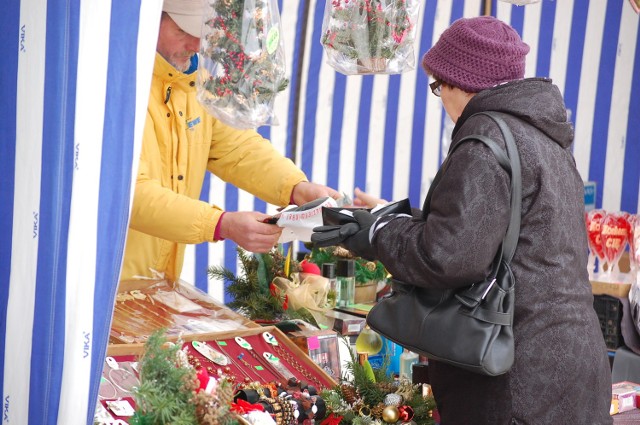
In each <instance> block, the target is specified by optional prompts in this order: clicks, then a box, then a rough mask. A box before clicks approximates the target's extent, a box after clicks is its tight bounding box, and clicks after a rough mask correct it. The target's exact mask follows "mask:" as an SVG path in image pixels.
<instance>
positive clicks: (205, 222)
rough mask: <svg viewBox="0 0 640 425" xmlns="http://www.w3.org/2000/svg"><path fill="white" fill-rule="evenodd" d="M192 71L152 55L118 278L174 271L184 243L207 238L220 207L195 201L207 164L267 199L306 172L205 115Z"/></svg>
mask: <svg viewBox="0 0 640 425" xmlns="http://www.w3.org/2000/svg"><path fill="white" fill-rule="evenodd" d="M195 80H196V73H193V74H189V75H187V74H184V73H181V72H179V71H177V70H176V69H175V68H174V67H173V66H172V65H170V64H169V63H168V62H167V61H166V60H165V59H164V58H163V57H162V56H160V55H159V54H157V53H156V61H155V65H154V71H153V79H152V82H151V94H150V96H149V106H148V108H147V117H146V122H145V126H144V135H143V139H142V151H141V154H140V165H139V169H138V175H137V179H136V186H135V194H134V199H133V206H132V209H131V219H130V223H129V231H128V234H127V242H126V247H125V254H124V261H123V266H122V273H121V275H120V277H121V279H131V278H132V277H134V276H152V273H151V271H150V269H153V270H156V271H159V272H164V273H165V275H166V276H167V277H168V278H170V279H176V278H178V277H180V271H181V270H182V263H183V258H184V249H185V244H197V243H201V242H213V241H214V230H215V228H216V224H217V223H218V220H219V219H220V216H221V214H222V210H221V209H220V208H219V207H217V206H215V205H214V206H212V205H209V204H207V203H206V202H202V201H200V200H199V199H198V198H199V196H200V191H201V189H202V183H203V180H204V177H205V174H206V171H207V170H209V171H210V172H212V173H213V174H215V175H216V176H218V177H219V178H221V179H222V180H224V181H226V182H229V183H232V184H233V185H235V186H237V187H239V188H241V189H244V190H246V191H248V192H250V193H252V194H254V195H255V196H257V197H258V198H260V199H262V200H264V201H266V202H268V203H270V204H274V205H279V206H283V205H287V204H288V203H289V200H290V196H291V191H292V190H293V187H294V186H295V185H296V184H298V183H299V182H301V181H306V177H305V175H304V173H303V172H302V171H300V169H299V168H297V167H296V166H295V165H294V164H293V162H291V161H290V160H289V159H287V158H285V157H283V156H282V155H281V154H280V153H279V152H277V151H276V150H275V149H274V148H273V146H272V145H271V143H270V142H269V141H268V140H266V139H264V138H263V137H261V136H260V135H259V134H258V133H257V132H255V131H253V130H237V129H234V128H232V127H229V126H227V125H225V124H223V123H222V122H220V121H218V120H216V119H215V118H214V117H212V116H211V115H209V114H208V113H207V112H206V110H205V109H204V108H203V107H202V106H201V105H200V103H199V102H198V100H197V99H196V87H195V86H196V83H195Z"/></svg>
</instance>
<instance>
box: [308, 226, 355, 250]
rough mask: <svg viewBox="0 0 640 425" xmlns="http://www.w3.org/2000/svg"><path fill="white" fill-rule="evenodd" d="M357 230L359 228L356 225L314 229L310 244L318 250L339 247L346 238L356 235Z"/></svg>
mask: <svg viewBox="0 0 640 425" xmlns="http://www.w3.org/2000/svg"><path fill="white" fill-rule="evenodd" d="M358 230H360V226H358V224H357V223H347V224H342V225H339V224H336V225H331V226H320V227H314V228H313V234H312V235H311V242H312V243H313V246H315V247H318V248H321V247H325V246H336V245H340V244H341V243H342V241H344V240H345V239H346V238H348V237H349V236H353V235H355V234H356V233H358Z"/></svg>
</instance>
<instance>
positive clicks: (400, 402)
mask: <svg viewBox="0 0 640 425" xmlns="http://www.w3.org/2000/svg"><path fill="white" fill-rule="evenodd" d="M343 343H345V344H347V345H348V344H349V342H348V341H346V340H343ZM349 353H350V354H351V360H350V361H349V362H348V363H347V364H346V369H347V371H348V372H349V374H350V375H351V379H347V378H346V376H347V374H346V373H345V374H343V378H342V379H341V382H340V384H339V385H338V386H336V387H334V388H332V389H330V390H324V391H322V393H321V397H322V399H323V400H325V403H326V405H327V414H328V420H329V422H327V420H325V422H327V423H331V424H336V425H337V424H341V425H346V424H353V425H364V424H385V423H390V424H395V423H398V424H402V423H410V422H411V421H413V422H415V423H416V424H417V425H433V424H434V423H435V422H434V419H433V410H434V409H435V408H436V403H435V400H434V398H433V396H431V395H428V396H423V395H422V385H413V384H412V383H411V382H409V381H408V380H406V379H402V380H399V381H398V380H396V379H395V378H394V377H393V374H391V373H389V370H388V368H389V358H388V357H385V360H384V361H383V363H382V366H381V367H380V368H379V369H372V368H371V366H370V365H369V362H368V361H366V360H365V361H364V362H363V364H361V363H359V362H358V359H357V358H356V355H355V354H354V352H353V350H351V349H350V350H349Z"/></svg>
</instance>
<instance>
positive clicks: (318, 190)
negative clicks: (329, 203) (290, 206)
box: [291, 182, 342, 206]
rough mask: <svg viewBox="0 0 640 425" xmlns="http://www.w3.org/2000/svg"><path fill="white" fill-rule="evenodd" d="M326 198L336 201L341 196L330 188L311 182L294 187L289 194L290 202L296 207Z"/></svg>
mask: <svg viewBox="0 0 640 425" xmlns="http://www.w3.org/2000/svg"><path fill="white" fill-rule="evenodd" d="M327 196H329V197H331V198H333V199H338V198H340V197H341V196H342V194H340V192H338V191H337V190H333V189H331V188H330V187H327V186H323V185H320V184H316V183H311V182H300V183H298V184H297V185H295V187H294V188H293V192H291V200H292V201H293V203H295V204H296V205H298V206H299V205H303V204H306V203H307V202H311V201H315V200H316V199H318V198H326V197H327Z"/></svg>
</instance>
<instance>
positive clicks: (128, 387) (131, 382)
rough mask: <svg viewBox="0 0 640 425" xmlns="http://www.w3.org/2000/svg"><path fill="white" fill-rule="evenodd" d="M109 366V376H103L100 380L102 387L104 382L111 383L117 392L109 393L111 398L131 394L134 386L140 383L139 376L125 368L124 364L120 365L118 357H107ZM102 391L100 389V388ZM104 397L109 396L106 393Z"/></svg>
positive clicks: (106, 360)
mask: <svg viewBox="0 0 640 425" xmlns="http://www.w3.org/2000/svg"><path fill="white" fill-rule="evenodd" d="M105 362H106V363H107V366H108V367H109V372H107V377H105V376H103V377H102V379H101V381H100V386H101V388H100V389H102V384H103V383H104V384H107V383H108V384H110V386H111V387H112V388H113V390H114V392H115V394H113V395H112V394H109V396H111V397H110V398H116V397H122V396H125V395H129V394H131V392H132V390H133V388H134V387H135V386H136V385H139V384H140V381H139V380H138V377H137V376H136V375H135V374H134V373H133V372H131V371H130V370H128V369H125V368H124V365H122V366H121V365H120V364H119V363H118V362H117V361H116V359H114V358H113V357H107V358H106V359H105ZM98 391H99V393H100V390H98ZM103 398H105V399H106V398H109V397H107V396H106V395H105V396H103Z"/></svg>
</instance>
